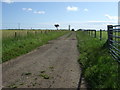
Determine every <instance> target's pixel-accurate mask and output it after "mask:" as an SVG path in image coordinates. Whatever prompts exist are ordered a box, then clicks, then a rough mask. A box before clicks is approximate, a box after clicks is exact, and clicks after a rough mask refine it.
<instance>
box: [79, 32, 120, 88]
mask: <svg viewBox="0 0 120 90" xmlns="http://www.w3.org/2000/svg"><path fill="white" fill-rule="evenodd" d="M77 39H78V49H79V51H80V58H79V60H78V61H79V63H80V64H81V66H82V68H83V76H84V77H85V79H86V81H87V82H88V86H89V87H90V88H120V82H119V80H118V75H119V74H118V63H117V62H116V61H114V60H113V59H112V57H111V56H110V54H109V52H108V48H107V47H105V45H104V44H105V42H106V40H102V41H100V40H99V39H98V38H93V37H90V36H88V35H87V34H86V33H85V32H82V31H78V32H77Z"/></svg>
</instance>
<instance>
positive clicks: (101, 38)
mask: <svg viewBox="0 0 120 90" xmlns="http://www.w3.org/2000/svg"><path fill="white" fill-rule="evenodd" d="M100 40H102V29H100Z"/></svg>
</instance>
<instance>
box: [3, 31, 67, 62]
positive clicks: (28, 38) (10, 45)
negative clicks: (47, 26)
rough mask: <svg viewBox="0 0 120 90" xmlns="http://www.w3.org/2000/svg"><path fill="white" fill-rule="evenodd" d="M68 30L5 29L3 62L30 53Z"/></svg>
mask: <svg viewBox="0 0 120 90" xmlns="http://www.w3.org/2000/svg"><path fill="white" fill-rule="evenodd" d="M67 32H68V31H60V30H59V31H54V30H46V31H45V30H3V31H2V62H5V61H8V60H10V59H12V58H15V57H17V56H20V55H22V54H25V53H28V52H29V51H31V50H33V49H35V48H36V47H39V46H41V45H43V44H45V43H47V42H48V41H49V40H52V39H55V38H58V37H59V36H61V35H64V34H65V33H67Z"/></svg>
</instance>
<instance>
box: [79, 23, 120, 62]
mask: <svg viewBox="0 0 120 90" xmlns="http://www.w3.org/2000/svg"><path fill="white" fill-rule="evenodd" d="M81 30H82V29H81ZM82 31H85V32H86V33H87V34H88V35H89V36H92V37H95V38H96V37H97V36H96V30H82ZM107 33H108V38H107V41H108V42H107V44H108V48H109V52H110V54H111V55H112V57H113V59H114V60H116V61H117V62H119V63H120V25H114V26H113V25H108V26H107ZM99 35H100V36H99V39H100V40H102V38H103V30H102V29H100V33H99Z"/></svg>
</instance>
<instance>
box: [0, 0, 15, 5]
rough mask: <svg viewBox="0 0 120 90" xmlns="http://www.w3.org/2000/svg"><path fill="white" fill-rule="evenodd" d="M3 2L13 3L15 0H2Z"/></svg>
mask: <svg viewBox="0 0 120 90" xmlns="http://www.w3.org/2000/svg"><path fill="white" fill-rule="evenodd" d="M2 2H5V3H8V4H11V3H13V2H14V1H13V0H2Z"/></svg>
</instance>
